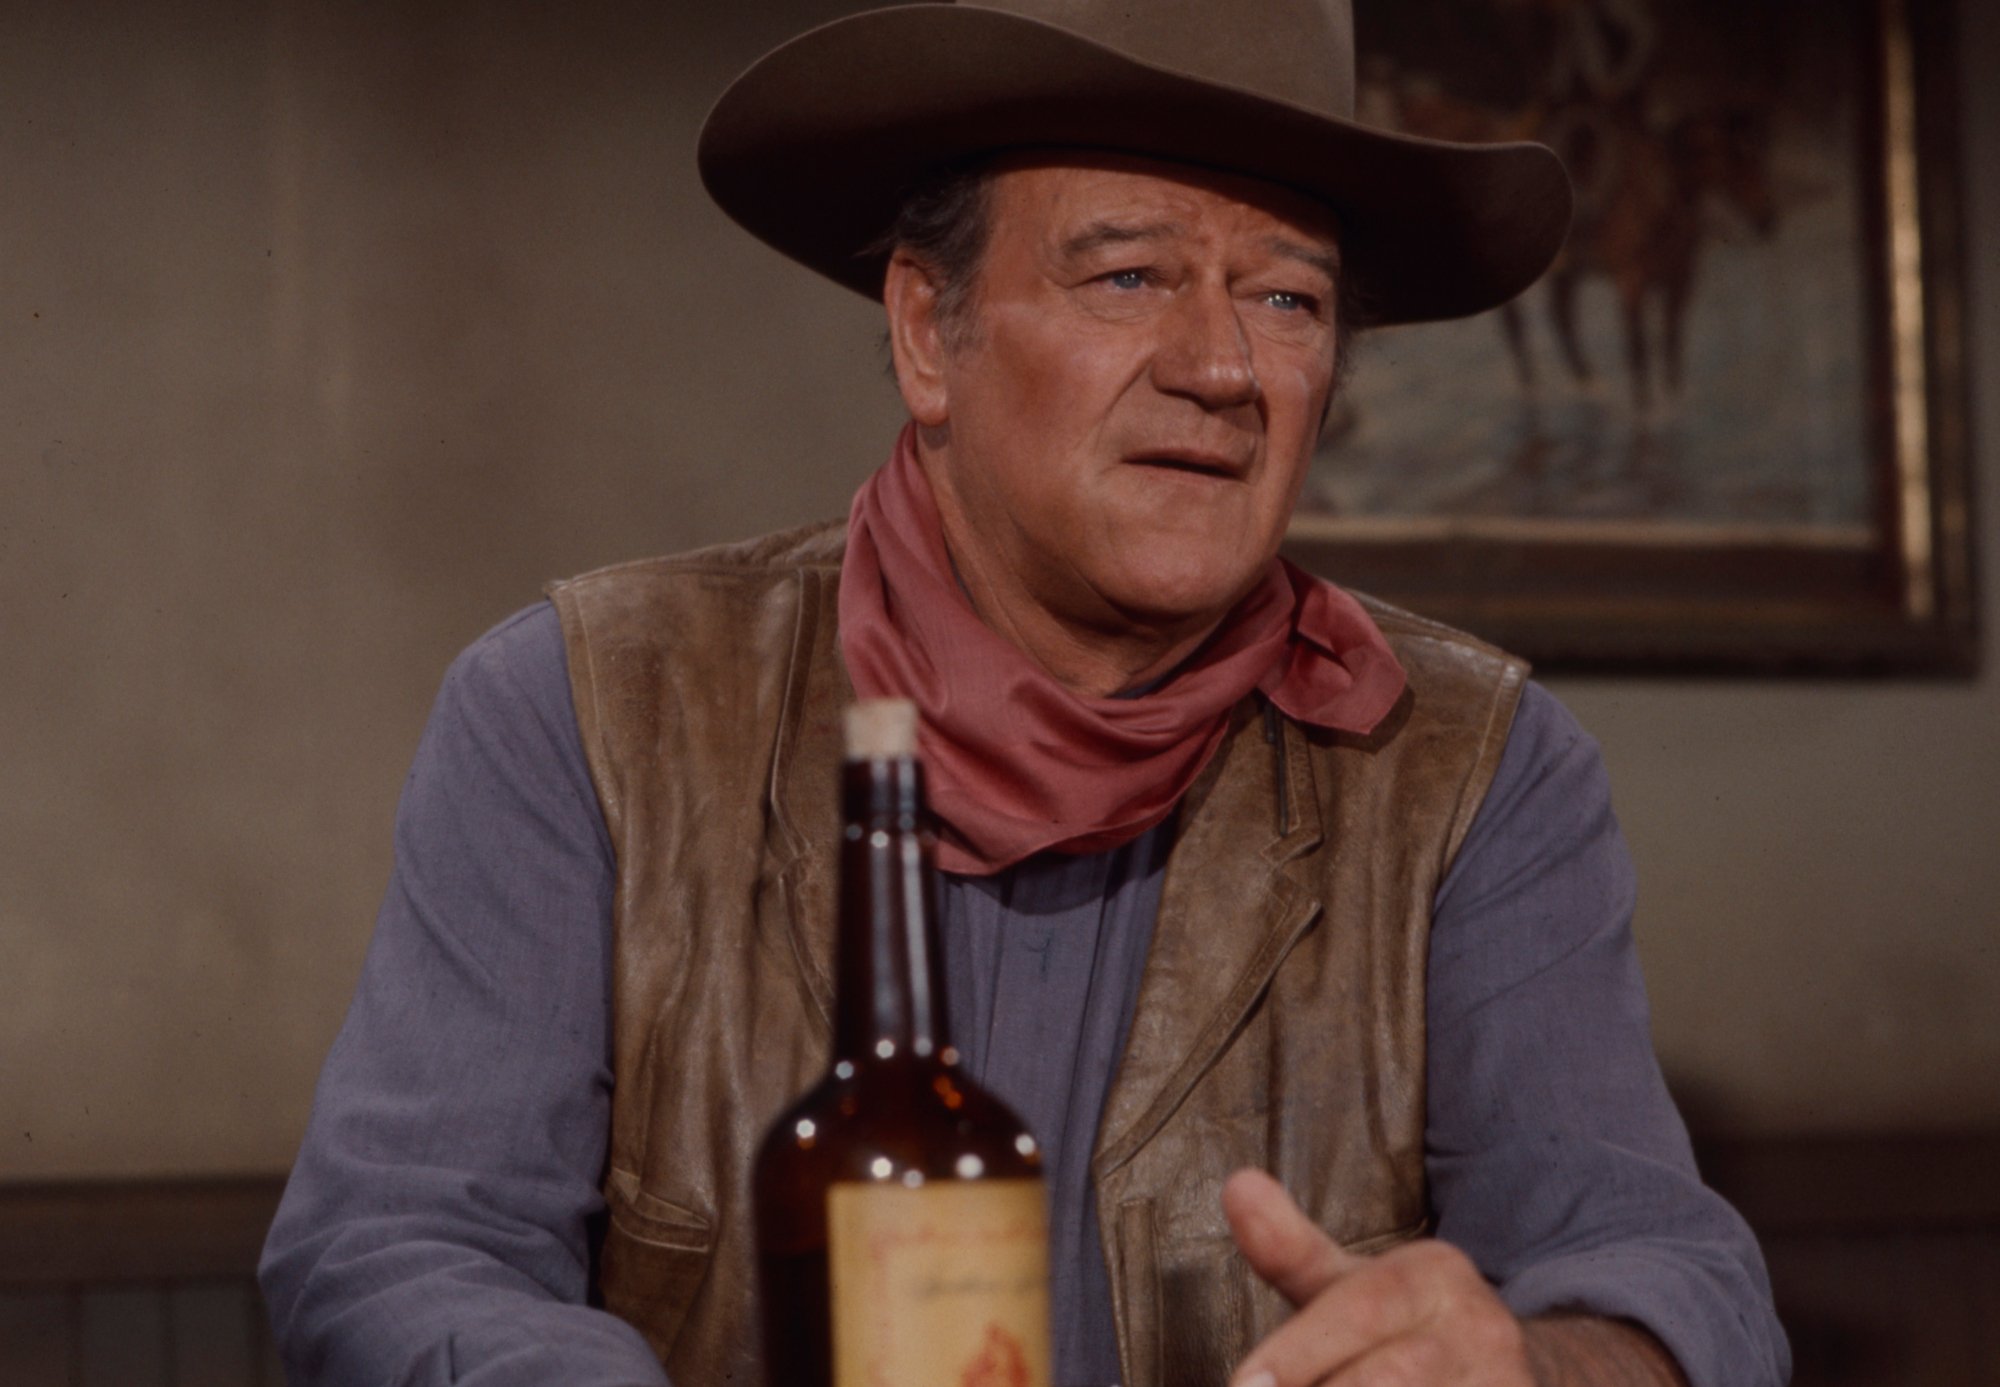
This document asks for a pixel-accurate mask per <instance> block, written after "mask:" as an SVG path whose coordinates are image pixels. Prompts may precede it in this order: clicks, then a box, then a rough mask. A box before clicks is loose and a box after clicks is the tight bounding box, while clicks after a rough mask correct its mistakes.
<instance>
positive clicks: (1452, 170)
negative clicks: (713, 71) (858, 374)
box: [697, 4, 1571, 323]
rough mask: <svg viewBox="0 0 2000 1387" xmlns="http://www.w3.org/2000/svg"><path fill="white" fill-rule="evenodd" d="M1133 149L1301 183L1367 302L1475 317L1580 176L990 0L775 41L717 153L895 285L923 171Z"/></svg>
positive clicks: (805, 255) (719, 123)
mask: <svg viewBox="0 0 2000 1387" xmlns="http://www.w3.org/2000/svg"><path fill="white" fill-rule="evenodd" d="M1042 147H1047V148H1076V149H1097V150H1116V151H1120V152H1124V153H1131V154H1139V155H1146V156H1150V157H1155V158H1160V159H1167V160H1173V161H1177V162H1180V163H1187V164H1194V165H1199V166H1202V167H1207V168H1213V169H1219V170H1225V171H1228V172H1232V173H1238V174H1245V175H1249V176H1251V177H1254V178H1261V179H1265V180H1267V181H1269V182H1273V183H1279V184H1283V185H1286V186H1288V187H1291V188H1295V189H1298V190H1299V191H1301V192H1304V193H1306V194H1308V195H1310V196H1312V197H1315V198H1318V199H1320V200H1321V201H1323V202H1325V203H1327V204H1328V205H1329V206H1331V207H1332V208H1333V209H1334V210H1335V211H1336V213H1337V214H1338V215H1339V217H1340V219H1341V227H1342V243H1341V253H1342V262H1343V264H1344V265H1345V266H1346V267H1347V272H1348V273H1349V274H1352V275H1353V276H1355V278H1356V281H1357V285H1358V288H1359V289H1360V291H1361V294H1362V299H1363V302H1364V303H1365V304H1366V306H1367V310H1368V319H1369V321H1371V322H1374V323H1409V322H1422V321H1429V320H1434V319H1440V318H1457V317H1464V316H1466V315H1468V314H1472V313H1478V312H1481V311H1483V310H1485V309H1488V308H1492V307H1494V306H1496V305H1498V304H1501V303H1504V302H1506V301H1507V300H1508V299H1511V298H1513V297H1514V296H1515V295H1516V294H1518V293H1520V292H1521V291H1522V290H1523V289H1525V288H1527V287H1528V286H1529V285H1530V284H1532V283H1533V282H1534V281H1535V280H1536V279H1537V278H1538V277H1540V275H1541V274H1542V272H1543V271H1544V270H1546V269H1547V268H1548V266H1549V264H1550V262H1551V261H1552V260H1553V259H1554V258H1555V255H1556V253H1557V251H1559V250H1560V249H1561V247H1562V243H1563V238H1564V236H1565V235H1566V234H1567V232H1568V228H1569V219H1570V209H1571V193H1570V184H1569V179H1568V176H1567V175H1566V174H1565V173H1564V171H1563V167H1562V164H1561V161H1560V160H1558V159H1557V158H1556V156H1555V154H1554V153H1553V152H1552V151H1550V150H1549V149H1547V148H1545V147H1543V146H1541V145H1537V144H1525V143H1511V144H1486V145H1470V144H1455V143H1450V142H1446V141H1441V140H1430V139H1423V138H1419V137H1415V136H1407V135H1398V134H1393V133H1389V132H1386V131H1382V130H1377V129H1375V128H1372V127H1370V126H1366V125H1362V124H1359V123H1358V122H1353V121H1346V120H1341V119H1339V118H1337V117H1334V116H1330V115H1327V114H1325V113H1323V112H1319V111H1314V110H1310V109H1308V108H1305V107H1301V106H1296V105H1293V104H1291V103H1289V102H1284V101H1278V100H1274V99H1272V98H1269V97H1265V96H1259V95H1257V94H1255V93H1252V92H1248V91H1243V90H1240V89H1237V88H1234V87H1228V86H1222V85H1218V84H1216V83H1214V82H1212V81H1209V80H1206V79H1203V78H1200V77H1196V76H1192V75H1190V74H1187V73H1183V72H1177V71H1174V70H1171V69H1167V68H1163V67H1158V66H1154V65H1151V64H1148V63H1144V62H1140V61H1138V60H1136V59H1134V58H1131V57H1129V56H1127V55H1125V54H1123V53H1120V52H1118V51H1116V50H1114V49H1111V48H1108V47H1105V46H1103V45H1101V44H1098V43H1095V42H1092V41H1091V40H1089V39H1086V38H1083V37H1081V36H1080V35H1078V34H1075V33H1073V32H1071V31H1069V30H1067V29H1063V28H1060V27H1057V26H1055V25H1051V24H1047V23H1044V22H1042V21H1040V20H1035V19H1028V18H1024V17H1022V16H1020V15H1014V14H1008V13H1005V12H1003V11H999V10H990V9H982V8H979V7H976V6H972V5H955V4H915V5H902V6H897V7H895V8H891V9H883V10H871V11H867V12H865V13H862V14H857V15H852V16H849V17H848V18H845V19H840V20H835V21H834V22H832V23H830V24H826V25H823V26H821V27H819V28H817V29H813V30H811V31H809V32H807V33H805V34H802V35H800V36H799V37H798V38H796V39H793V40H792V41H791V42H789V43H787V44H785V45H784V46H782V47H780V48H778V49H775V50H773V51H772V52H771V53H769V54H767V55H765V57H764V58H762V59H761V60H759V61H758V62H757V63H756V64H755V65H754V66H752V67H751V68H750V69H749V70H748V71H747V72H745V73H744V74H743V75H742V76H741V77H739V78H738V79H737V80H736V81H735V83H733V84H732V85H731V86H730V88H729V89H728V90H727V91H726V92H724V93H723V95H722V97H721V98H720V99H719V100H718V101H717V103H716V105H715V108H714V109H713V110H712V111H711V112H710V113H709V117H708V121H707V123H706V124H705V125H704V126H703V128H702V133H701V140H700V145H699V148H698V153H697V159H698V162H699V165H700V169H701V176H702V181H703V183H704V184H705V185H706V186H707V188H708V191H709V194H710V195H711V196H712V197H713V198H714V199H715V201H716V202H717V203H718V204H719V205H720V206H721V207H722V209H723V210H724V211H725V212H727V213H728V214H729V215H730V216H731V217H733V218H734V219H735V220H736V221H737V222H738V223H740V224H741V225H742V226H743V227H744V228H745V229H746V230H748V231H750V232H751V233H752V234H753V235H755V236H757V237H758V238H759V239H761V240H763V241H765V242H767V243H768V244H770V245H771V246H772V247H774V248H775V249H777V250H778V251H780V252H782V253H783V254H785V255H787V256H789V257H791V258H792V259H794V260H797V261H799V262H801V263H803V264H805V265H807V266H810V267H811V268H812V269H815V270H817V271H819V272H820V273H821V274H824V275H826V276H827V277H829V278H830V279H833V280H835V281H836V282H838V283H840V284H844V285H846V286H847V287H848V288H850V289H853V290H855V291H856V292H858V293H861V294H865V295H867V296H869V297H871V298H880V297H881V293H882V277H883V271H884V268H885V262H884V259H883V257H882V256H881V255H880V254H870V253H869V251H868V247H869V246H871V245H873V244H874V243H876V242H877V241H879V240H880V238H881V237H882V236H883V235H884V234H885V233H886V232H887V231H888V229H889V227H890V226H891V224H892V223H893V221H894V219H895V216H896V212H897V209H898V207H899V206H900V204H901V202H902V199H903V198H904V197H905V196H906V195H907V193H908V191H909V190H910V188H911V187H912V186H913V185H915V184H916V183H917V182H918V181H920V180H921V179H922V178H923V177H925V176H926V175H927V174H929V173H931V172H933V171H935V170H937V169H938V168H940V167H943V166H945V165H947V164H950V163H954V162H957V161H960V160H963V159H966V158H968V157H973V156H976V155H980V154H985V153H990V152H999V151H1002V150H1007V149H1022V148H1042Z"/></svg>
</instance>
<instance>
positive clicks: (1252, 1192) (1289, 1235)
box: [1222, 1167, 1367, 1305]
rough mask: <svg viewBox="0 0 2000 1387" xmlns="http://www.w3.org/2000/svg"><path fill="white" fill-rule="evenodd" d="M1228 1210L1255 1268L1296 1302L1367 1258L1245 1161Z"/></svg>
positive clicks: (1230, 1188)
mask: <svg viewBox="0 0 2000 1387" xmlns="http://www.w3.org/2000/svg"><path fill="white" fill-rule="evenodd" d="M1222 1212H1223V1214H1224V1216H1225V1217H1227V1218H1228V1220H1229V1231H1230V1233H1231V1234H1232V1235H1234V1237H1235V1238H1236V1245H1237V1247H1239V1248H1241V1249H1242V1250H1243V1256H1244V1258H1245V1260H1247V1261H1248V1262H1249V1263H1250V1268H1251V1270H1253V1271H1255V1272H1256V1273H1257V1274H1258V1275H1259V1276H1261V1277H1263V1278H1264V1279H1265V1280H1266V1281H1268V1282H1270V1283H1271V1285H1273V1286H1275V1287H1276V1288H1277V1289H1278V1292H1279V1293H1280V1294H1281V1295H1283V1296H1284V1297H1285V1299H1287V1300H1289V1301H1291V1302H1292V1304H1293V1305H1303V1304H1305V1303H1306V1302H1307V1301H1308V1300H1311V1299H1312V1298H1313V1297H1314V1296H1316V1295H1318V1294H1319V1293H1320V1292H1321V1291H1323V1290H1325V1289H1326V1288H1327V1287H1328V1286H1330V1285H1332V1284H1333V1283H1334V1282H1335V1281H1337V1280H1338V1279H1339V1278H1340V1277H1342V1276H1344V1275H1346V1274H1347V1273H1348V1272H1350V1271H1352V1270H1354V1269H1355V1268H1356V1267H1358V1266H1361V1265H1362V1264H1363V1263H1364V1262H1365V1261H1366V1260H1367V1259H1366V1258H1362V1257H1357V1256H1355V1255H1354V1254H1353V1253H1351V1252H1348V1251H1346V1250H1344V1249H1343V1248H1342V1247H1341V1246H1340V1244H1339V1243H1337V1242H1335V1241H1334V1240H1333V1239H1332V1238H1330V1237H1328V1236H1327V1235H1326V1232H1325V1230H1323V1229H1322V1228H1320V1226H1319V1225H1318V1224H1316V1223H1314V1222H1313V1221H1312V1220H1311V1219H1310V1218H1307V1217H1306V1214H1305V1211H1304V1210H1303V1209H1301V1208H1299V1206H1298V1205H1297V1204H1295V1203H1293V1202H1292V1197H1291V1196H1290V1195H1289V1194H1286V1193H1285V1187H1284V1186H1283V1185H1281V1184H1279V1183H1278V1182H1277V1181H1276V1180H1274V1179H1272V1178H1271V1177H1270V1176H1269V1175H1266V1174H1265V1173H1264V1172H1263V1171H1261V1170H1256V1169H1254V1168H1250V1167H1245V1168H1244V1169H1242V1170H1239V1171H1237V1172H1236V1173H1235V1174H1234V1175H1232V1176H1230V1177H1229V1179H1228V1181H1227V1182H1226V1183H1225V1184H1224V1185H1223V1187H1222Z"/></svg>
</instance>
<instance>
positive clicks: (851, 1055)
mask: <svg viewBox="0 0 2000 1387" xmlns="http://www.w3.org/2000/svg"><path fill="white" fill-rule="evenodd" d="M846 732H847V759H846V763H845V765H844V766H843V768H842V777H841V797H842V818H843V820H844V828H843V835H842V842H841V850H840V851H841V858H840V867H841V879H840V922H839V935H838V951H839V962H838V977H837V995H836V1005H835V1012H834V1034H833V1056H832V1066H831V1068H830V1069H829V1070H828V1071H827V1073H826V1075H825V1077H824V1078H822V1079H821V1080H820V1082H819V1083H818V1084H817V1085H816V1086H815V1087H814V1088H813V1089H811V1090H810V1091H809V1092H808V1093H807V1094H806V1095H805V1096H804V1097H803V1098H801V1099H800V1100H799V1101H798V1102H797V1103H796V1104H794V1105H793V1106H792V1107H791V1108H790V1109H789V1110H788V1111H787V1112H785V1113H784V1114H783V1115H782V1116H781V1117H780V1118H779V1119H778V1120H777V1122H776V1123H774V1124H773V1125H772V1127H771V1129H770V1131H769V1132H768V1133H767V1134H766V1136H765V1138H764V1142H763V1145H762V1147H761V1149H760V1150H759V1152H758V1156H757V1165H756V1171H755V1176H754V1190H755V1197H756V1206H757V1209H756V1212H757V1241H758V1261H759V1274H760V1282H761V1292H762V1307H761V1308H762V1316H763V1325H764V1349H765V1362H766V1381H767V1382H768V1383H769V1384H770V1387H1048V1383H1049V1366H1048V1364H1049V1329H1048V1235H1047V1212H1046V1203H1045V1196H1044V1192H1043V1188H1042V1162H1041V1153H1040V1151H1039V1150H1038V1148H1037V1147H1036V1145H1035V1142H1034V1139H1033V1137H1031V1136H1030V1135H1029V1134H1028V1132H1027V1130H1026V1129H1025V1128H1024V1127H1023V1126H1022V1125H1021V1122H1020V1119H1019V1118H1017V1117H1015V1116H1014V1114H1013V1113H1012V1112H1010V1111H1009V1110H1008V1109H1007V1108H1006V1107H1005V1106H1004V1105H1003V1104H1002V1103H1001V1102H1000V1101H999V1100H998V1099H996V1098H994V1097H993V1096H992V1095H990V1094H988V1093H987V1092H985V1091H984V1090H983V1089H981V1088H980V1087H979V1086H978V1085H977V1084H975V1083H973V1082H972V1080H971V1079H970V1078H969V1077H968V1076H967V1075H965V1074H964V1073H963V1072H961V1071H960V1069H959V1067H958V1053H957V1051H955V1050H954V1049H953V1048H952V1046H951V1041H950V1034H949V1031H948V1029H947V1026H946V1021H945V1015H944V986H943V968H942V961H941V959H940V957H939V949H938V928H937V900H938V891H937V878H936V869H935V867H934V866H933V863H932V859H933V855H934V852H935V846H936V835H935V833H934V832H933V830H932V828H931V827H930V823H929V819H928V816H927V813H926V811H925V808H924V790H923V769H922V767H921V765H920V764H919V762H918V760H917V756H916V711H915V708H914V707H913V706H912V705H911V704H909V703H908V702H906V701H903V700H873V701H866V702H862V703H859V704H856V705H855V706H854V707H852V708H850V709H849V710H848V713H847V727H846Z"/></svg>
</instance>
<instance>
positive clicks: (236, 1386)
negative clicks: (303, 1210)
mask: <svg viewBox="0 0 2000 1387" xmlns="http://www.w3.org/2000/svg"><path fill="white" fill-rule="evenodd" d="M283 1185H284V1181H283V1179H282V1177H277V1176H264V1177H257V1178H249V1179H240V1180H177V1181H144V1182H139V1181H101V1182H100V1181H91V1182H77V1183H65V1184H40V1185H16V1186H11V1187H10V1186H0V1384H5V1387H280V1384H281V1383H282V1382H283V1380H284V1378H283V1374H282V1373H281V1372H280V1370H279V1368H278V1360H277V1355H276V1353H275V1352H274V1350H273V1348H272V1345H271V1334H270V1329H269V1326H268V1323H267V1321H266V1318H265V1315H264V1302H263V1300H262V1298H261V1297H260V1296H259V1295H258V1294H257V1285H256V1281H255V1279H254V1278H255V1273H256V1268H257V1251H258V1248H259V1247H260V1246H261V1245H262V1244H263V1241H264V1230H265V1228H267V1227H268V1226H269V1225H270V1222H271V1214H272V1212H273V1211H274V1210H275V1209H276V1208H277V1206H278V1193H279V1191H280V1190H281V1189H282V1188H283Z"/></svg>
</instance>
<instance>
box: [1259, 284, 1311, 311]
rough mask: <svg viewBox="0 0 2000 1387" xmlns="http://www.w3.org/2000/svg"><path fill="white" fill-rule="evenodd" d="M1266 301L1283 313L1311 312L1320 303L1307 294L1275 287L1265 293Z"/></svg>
mask: <svg viewBox="0 0 2000 1387" xmlns="http://www.w3.org/2000/svg"><path fill="white" fill-rule="evenodd" d="M1264 302H1266V303H1268V304H1270V305H1271V307H1273V308H1275V309H1277V310H1278V311H1279V312H1281V313H1310V312H1312V311H1313V309H1314V308H1316V307H1317V306H1318V305H1317V303H1316V302H1315V301H1314V300H1313V299H1312V297H1311V296H1310V295H1307V294H1294V293H1292V292H1291V291H1289V290H1286V289H1273V290H1272V291H1271V292H1270V293H1268V294H1266V295H1264Z"/></svg>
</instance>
